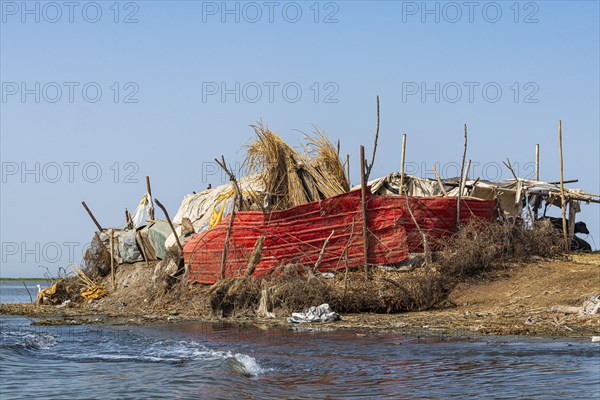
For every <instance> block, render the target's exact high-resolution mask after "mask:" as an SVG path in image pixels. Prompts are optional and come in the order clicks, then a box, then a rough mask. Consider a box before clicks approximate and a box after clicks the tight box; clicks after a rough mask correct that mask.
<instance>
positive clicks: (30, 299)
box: [21, 281, 33, 303]
mask: <svg viewBox="0 0 600 400" xmlns="http://www.w3.org/2000/svg"><path fill="white" fill-rule="evenodd" d="M21 282H22V283H23V286H25V290H27V294H28V295H29V301H30V302H31V303H33V297H31V292H29V288H28V287H27V285H26V284H25V282H24V281H21Z"/></svg>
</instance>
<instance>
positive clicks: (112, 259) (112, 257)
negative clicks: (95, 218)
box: [109, 228, 116, 291]
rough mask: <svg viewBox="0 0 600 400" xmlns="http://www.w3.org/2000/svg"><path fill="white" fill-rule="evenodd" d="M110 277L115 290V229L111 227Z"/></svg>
mask: <svg viewBox="0 0 600 400" xmlns="http://www.w3.org/2000/svg"><path fill="white" fill-rule="evenodd" d="M109 242H110V277H111V280H112V288H113V291H114V290H115V287H116V285H115V230H114V229H113V228H110V239H109Z"/></svg>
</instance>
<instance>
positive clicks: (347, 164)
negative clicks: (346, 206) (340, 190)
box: [346, 154, 352, 189]
mask: <svg viewBox="0 0 600 400" xmlns="http://www.w3.org/2000/svg"><path fill="white" fill-rule="evenodd" d="M346 180H347V181H348V189H349V188H351V187H352V185H351V184H350V154H346Z"/></svg>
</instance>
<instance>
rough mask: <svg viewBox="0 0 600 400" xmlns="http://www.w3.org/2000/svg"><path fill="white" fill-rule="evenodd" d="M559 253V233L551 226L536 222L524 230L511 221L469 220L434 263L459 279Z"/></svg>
mask: <svg viewBox="0 0 600 400" xmlns="http://www.w3.org/2000/svg"><path fill="white" fill-rule="evenodd" d="M561 251H562V242H561V237H560V233H559V232H558V230H557V229H555V228H554V227H552V226H551V225H550V224H545V223H537V224H535V226H534V227H533V228H532V229H526V228H524V227H523V226H522V225H520V224H518V223H515V222H511V221H502V222H498V223H490V222H486V221H482V220H477V219H472V220H471V221H470V222H469V223H468V224H467V225H465V226H463V227H462V228H461V229H460V230H459V231H458V232H457V233H456V234H454V235H453V236H452V237H450V238H449V239H448V240H447V241H446V242H445V245H444V247H443V249H442V251H441V252H440V253H439V257H438V260H437V261H438V263H439V264H440V265H441V267H442V271H443V273H444V274H445V275H446V276H448V277H453V278H456V279H460V278H462V277H465V276H470V275H475V274H478V273H480V272H485V271H488V270H490V269H492V268H494V267H497V266H500V265H502V264H503V263H505V262H507V261H519V260H524V259H527V258H528V257H532V256H541V257H554V256H556V255H558V254H560V253H561Z"/></svg>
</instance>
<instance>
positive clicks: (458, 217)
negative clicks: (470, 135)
mask: <svg viewBox="0 0 600 400" xmlns="http://www.w3.org/2000/svg"><path fill="white" fill-rule="evenodd" d="M466 157H467V124H465V145H464V149H463V155H462V163H461V166H460V178H459V182H458V183H459V185H458V196H457V198H456V226H457V227H460V197H461V195H462V193H461V192H462V187H463V186H462V181H463V179H464V176H463V174H464V172H465V158H466Z"/></svg>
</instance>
